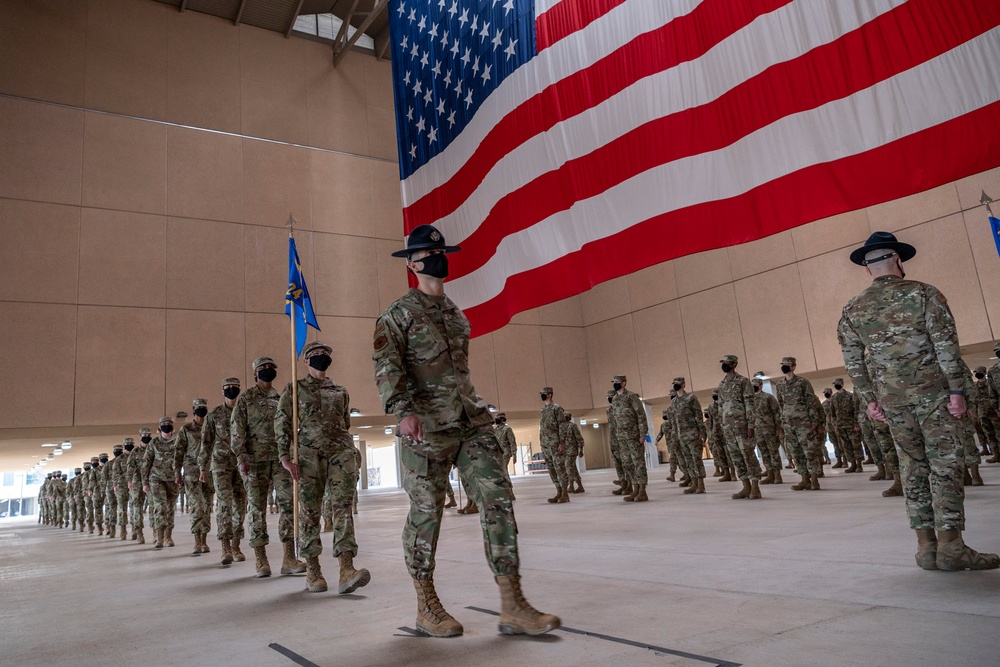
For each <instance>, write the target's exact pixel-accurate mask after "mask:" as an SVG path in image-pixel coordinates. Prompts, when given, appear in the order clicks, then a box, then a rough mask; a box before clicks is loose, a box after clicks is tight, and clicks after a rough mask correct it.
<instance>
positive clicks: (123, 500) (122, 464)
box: [111, 438, 135, 540]
mask: <svg viewBox="0 0 1000 667" xmlns="http://www.w3.org/2000/svg"><path fill="white" fill-rule="evenodd" d="M134 444H135V443H134V442H133V440H132V438H125V445H124V446H123V447H122V450H123V451H122V454H121V456H116V457H115V460H114V461H112V462H111V486H112V488H113V489H114V493H115V496H116V497H117V499H118V517H117V522H118V528H119V529H120V530H121V531H122V534H121V535H120V538H121V539H123V540H124V539H128V538H127V537H126V535H125V531H126V529H127V528H128V479H127V478H126V475H125V471H126V470H127V469H128V460H129V459H130V458H131V456H132V452H131V451H124V449H125V447H126V446H128V445H134Z"/></svg>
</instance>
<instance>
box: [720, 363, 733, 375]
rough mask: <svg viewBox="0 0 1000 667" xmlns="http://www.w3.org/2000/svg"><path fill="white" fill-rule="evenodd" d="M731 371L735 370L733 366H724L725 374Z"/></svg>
mask: <svg viewBox="0 0 1000 667" xmlns="http://www.w3.org/2000/svg"><path fill="white" fill-rule="evenodd" d="M731 370H733V367H732V366H730V365H729V364H722V372H723V373H728V372H729V371H731Z"/></svg>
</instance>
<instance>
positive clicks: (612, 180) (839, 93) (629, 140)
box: [450, 0, 1000, 279]
mask: <svg viewBox="0 0 1000 667" xmlns="http://www.w3.org/2000/svg"><path fill="white" fill-rule="evenodd" d="M976 3H978V4H979V5H982V6H981V7H980V11H968V12H962V11H956V9H959V10H960V9H961V6H960V5H959V3H957V2H956V0H911V2H909V3H908V4H906V5H902V6H900V7H898V8H896V9H894V10H893V11H890V12H887V13H886V14H883V15H882V16H880V17H878V18H877V19H875V20H873V21H870V22H869V23H867V24H865V25H863V26H862V27H861V28H859V29H858V30H855V31H853V32H851V33H848V34H847V35H845V36H844V37H842V38H841V39H839V40H837V41H835V42H831V43H830V44H826V45H823V46H821V47H818V48H816V49H813V50H812V51H810V52H809V53H807V54H806V55H804V56H802V57H801V58H797V59H795V60H792V61H789V62H785V63H781V64H779V65H775V66H773V67H771V68H768V69H767V70H766V71H765V72H763V73H762V74H760V75H759V76H757V77H754V78H753V79H750V80H748V81H746V82H744V83H743V84H741V85H740V86H738V87H736V88H733V89H732V90H730V91H729V92H727V93H726V94H725V95H723V96H722V97H720V98H718V99H717V100H715V101H713V102H712V103H710V104H708V105H705V106H703V107H700V108H696V109H686V110H684V111H682V112H680V113H676V114H673V115H671V116H668V117H665V118H661V119H658V120H656V121H653V122H650V123H646V124H645V125H643V126H641V127H638V128H636V129H635V130H633V131H631V132H629V133H628V134H625V135H623V136H622V137H620V138H619V139H616V140H615V141H613V142H610V143H608V144H607V145H605V146H602V147H601V148H599V149H598V150H596V151H594V152H592V153H590V154H588V155H585V156H583V157H581V158H578V159H576V160H572V161H570V162H567V163H566V164H565V165H563V167H562V168H560V169H558V170H554V171H550V172H548V173H546V174H544V175H542V176H541V177H539V178H537V179H535V180H534V181H532V182H531V183H529V184H527V185H525V186H524V187H522V188H520V189H518V190H515V191H514V192H511V193H509V194H507V195H506V196H504V198H503V199H501V200H500V201H499V202H498V203H497V205H496V206H495V207H494V208H493V210H492V211H490V213H489V214H488V216H487V217H486V219H485V221H484V222H483V223H482V224H481V225H480V226H479V228H478V229H477V230H476V231H475V232H474V233H473V234H472V235H471V236H469V237H468V238H467V239H465V240H464V241H463V247H465V248H466V251H465V252H463V253H461V255H457V256H456V257H455V261H454V262H453V263H452V267H451V269H450V274H451V277H452V278H453V279H454V278H458V277H461V276H463V275H467V274H469V273H471V272H473V271H475V270H476V269H478V268H480V267H481V266H482V265H483V264H485V263H486V262H487V261H489V259H490V258H491V257H493V255H494V254H495V253H496V248H497V246H498V245H499V244H500V242H501V241H502V240H503V238H504V237H505V236H508V235H509V234H513V233H516V232H519V231H521V230H523V229H527V228H529V227H531V226H532V225H534V224H536V223H537V222H540V221H542V220H544V219H546V218H548V217H549V216H551V215H554V214H556V213H558V212H559V211H564V210H567V209H568V208H570V207H571V206H572V205H573V203H574V202H575V201H578V200H582V199H588V198H590V197H593V196H596V195H599V194H600V193H601V192H604V191H605V190H607V189H608V188H609V187H611V186H613V185H615V184H616V183H619V182H621V181H624V180H627V179H628V178H631V177H632V176H635V175H636V174H640V173H642V172H644V171H646V170H648V169H651V168H653V167H656V166H658V165H661V164H664V163H667V162H670V161H673V160H677V159H680V158H684V157H688V156H691V155H697V154H699V153H703V152H707V151H712V150H717V149H719V148H722V147H724V146H728V145H729V144H731V143H733V142H734V141H736V140H738V139H739V138H741V137H743V136H745V135H747V134H750V133H751V132H753V131H755V130H757V129H758V128H761V127H764V126H767V125H769V124H771V123H773V122H774V121H776V120H778V119H779V118H782V117H785V116H788V115H791V114H794V113H797V112H800V111H805V110H808V109H813V108H817V107H819V106H822V105H823V104H825V103H827V102H829V101H830V100H836V99H841V98H843V97H847V96H849V95H851V94H853V93H855V92H857V91H860V90H864V89H866V88H869V87H870V86H872V85H874V84H876V83H878V82H879V81H884V80H886V79H888V78H891V77H892V76H894V75H896V74H898V73H900V72H903V71H906V70H908V69H910V68H912V67H914V66H916V65H919V64H920V63H922V62H924V61H927V60H931V59H933V58H935V57H937V56H939V55H941V54H943V53H946V52H947V51H950V50H951V49H953V48H955V47H956V46H959V45H961V44H962V43H964V42H966V41H968V40H970V39H973V38H974V37H976V36H978V35H980V34H982V33H984V32H987V31H989V30H991V29H993V28H994V27H996V26H997V25H1000V2H995V1H994V0H969V2H967V3H966V4H968V5H975V4H976ZM942 16H948V19H949V23H948V24H945V25H942ZM873 46H874V47H875V48H873ZM804 83H811V84H812V85H803V84H804Z"/></svg>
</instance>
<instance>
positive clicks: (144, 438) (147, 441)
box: [139, 435, 152, 445]
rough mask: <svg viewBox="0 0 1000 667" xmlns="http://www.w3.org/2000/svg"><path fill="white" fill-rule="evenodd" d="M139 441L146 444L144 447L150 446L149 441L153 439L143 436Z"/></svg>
mask: <svg viewBox="0 0 1000 667" xmlns="http://www.w3.org/2000/svg"><path fill="white" fill-rule="evenodd" d="M139 440H141V441H142V444H144V445H148V444H149V441H150V440H152V438H151V437H149V436H148V435H144V436H142V437H141V438H139Z"/></svg>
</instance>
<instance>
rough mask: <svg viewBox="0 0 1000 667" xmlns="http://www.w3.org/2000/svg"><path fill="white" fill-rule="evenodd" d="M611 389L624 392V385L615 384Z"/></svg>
mask: <svg viewBox="0 0 1000 667" xmlns="http://www.w3.org/2000/svg"><path fill="white" fill-rule="evenodd" d="M611 388H612V389H614V390H615V391H621V390H622V383H621V382H615V383H614V384H613V385H611Z"/></svg>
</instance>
